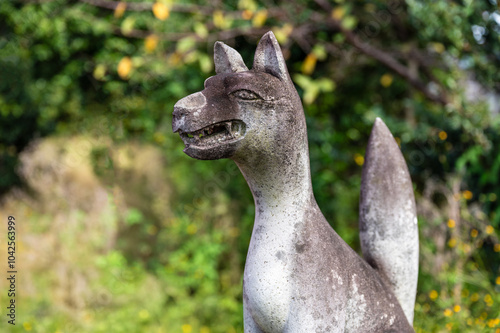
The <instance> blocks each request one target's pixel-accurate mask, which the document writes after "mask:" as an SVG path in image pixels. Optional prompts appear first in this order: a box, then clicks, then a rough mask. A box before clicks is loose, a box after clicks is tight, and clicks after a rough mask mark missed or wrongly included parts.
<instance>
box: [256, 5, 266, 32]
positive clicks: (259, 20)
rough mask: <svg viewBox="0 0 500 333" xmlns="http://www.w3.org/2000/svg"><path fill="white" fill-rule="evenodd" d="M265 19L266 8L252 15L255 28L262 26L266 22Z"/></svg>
mask: <svg viewBox="0 0 500 333" xmlns="http://www.w3.org/2000/svg"><path fill="white" fill-rule="evenodd" d="M266 20H267V10H265V9H264V10H259V11H258V12H257V13H255V15H254V17H253V20H252V25H253V26H254V27H256V28H259V27H262V26H263V25H264V24H265V23H266Z"/></svg>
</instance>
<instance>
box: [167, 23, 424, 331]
mask: <svg viewBox="0 0 500 333" xmlns="http://www.w3.org/2000/svg"><path fill="white" fill-rule="evenodd" d="M214 57H215V70H216V73H217V75H215V76H213V77H210V78H209V79H207V80H206V81H205V89H204V90H202V91H201V92H197V93H195V94H192V95H189V96H187V97H185V98H183V99H181V100H180V101H178V102H177V103H176V105H175V107H174V113H173V124H172V127H173V131H174V132H179V134H180V136H181V138H182V140H183V141H184V143H185V146H186V147H185V149H184V152H185V153H186V154H187V155H189V156H191V157H194V158H197V159H202V160H213V159H220V158H230V159H232V160H233V161H235V162H236V164H237V165H238V167H239V168H240V170H241V172H242V173H243V175H244V177H245V179H246V181H247V183H248V185H249V186H250V189H251V191H252V194H253V197H254V201H255V224H254V228H253V232H252V238H251V241H250V247H249V250H248V255H247V260H246V265H245V272H244V278H243V302H244V325H245V332H248V333H257V332H266V333H275V332H297V333H309V332H357V333H359V332H414V331H413V329H412V326H411V323H412V322H413V308H414V303H415V293H416V284H417V273H418V231H417V219H416V212H415V200H414V196H413V189H412V183H411V180H410V177H409V173H408V168H407V166H406V163H405V161H404V159H403V156H402V155H401V152H400V151H399V147H398V146H397V144H396V142H395V140H394V138H393V137H392V135H391V133H390V132H389V130H388V128H387V127H386V126H385V124H384V123H383V122H382V120H380V119H377V120H376V121H375V124H374V127H373V130H372V133H371V136H370V139H369V143H368V149H367V153H366V163H365V165H364V169H363V178H362V188H361V200H360V229H361V232H360V234H361V244H362V251H363V255H364V258H365V259H362V258H361V257H360V256H359V255H358V254H357V253H356V252H355V251H353V250H352V249H351V248H350V247H349V245H347V244H346V243H345V242H344V241H343V240H342V239H341V238H340V237H339V235H338V234H337V233H336V232H335V231H334V230H333V229H332V227H331V226H330V225H329V224H328V222H327V221H326V220H325V217H324V216H323V214H322V213H321V211H320V209H319V208H318V205H317V203H316V200H315V198H314V195H313V192H312V186H311V174H310V168H309V151H308V143H307V130H306V122H305V117H304V111H303V109H302V104H301V101H300V98H299V96H298V94H297V91H296V90H295V87H294V85H293V83H292V80H291V79H290V75H289V74H288V70H287V67H286V64H285V61H284V59H283V55H282V53H281V50H280V47H279V45H278V42H277V41H276V38H275V37H274V35H273V34H272V32H269V33H267V34H265V35H264V36H263V37H262V39H261V40H260V42H259V45H258V47H257V50H256V52H255V58H254V63H253V67H252V69H251V70H248V68H247V67H246V66H245V64H244V63H243V60H242V58H241V56H240V54H239V53H238V52H237V51H235V50H234V49H232V48H230V47H229V46H227V45H225V44H223V43H221V42H217V43H216V44H215V56H214Z"/></svg>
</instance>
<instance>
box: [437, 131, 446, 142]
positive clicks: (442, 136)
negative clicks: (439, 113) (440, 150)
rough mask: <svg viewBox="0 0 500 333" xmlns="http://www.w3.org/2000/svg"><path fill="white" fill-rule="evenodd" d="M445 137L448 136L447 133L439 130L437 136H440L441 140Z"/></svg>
mask: <svg viewBox="0 0 500 333" xmlns="http://www.w3.org/2000/svg"><path fill="white" fill-rule="evenodd" d="M447 137H448V134H447V133H446V132H445V131H441V132H439V138H440V139H441V140H443V141H444V140H446V138H447Z"/></svg>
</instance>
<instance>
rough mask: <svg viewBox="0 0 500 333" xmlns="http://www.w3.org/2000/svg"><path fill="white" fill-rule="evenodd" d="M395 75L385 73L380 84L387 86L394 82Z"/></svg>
mask: <svg viewBox="0 0 500 333" xmlns="http://www.w3.org/2000/svg"><path fill="white" fill-rule="evenodd" d="M392 80H393V77H392V75H391V74H384V75H382V76H381V77H380V84H381V85H382V86H384V87H385V88H387V87H389V86H390V85H391V84H392Z"/></svg>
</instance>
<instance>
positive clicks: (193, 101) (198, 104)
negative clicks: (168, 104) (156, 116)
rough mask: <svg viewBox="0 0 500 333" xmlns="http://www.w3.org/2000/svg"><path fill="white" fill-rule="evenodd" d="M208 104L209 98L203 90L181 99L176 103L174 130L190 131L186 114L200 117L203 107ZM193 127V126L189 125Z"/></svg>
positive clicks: (173, 121)
mask: <svg viewBox="0 0 500 333" xmlns="http://www.w3.org/2000/svg"><path fill="white" fill-rule="evenodd" d="M206 105H207V99H206V98H205V95H203V94H202V93H201V92H197V93H194V94H191V95H189V96H186V97H184V98H183V99H181V100H179V101H178V102H177V103H175V105H174V112H173V120H172V130H173V131H174V133H175V132H177V131H179V130H181V131H188V130H189V129H187V128H186V127H187V126H188V125H189V124H188V123H186V116H188V115H191V114H193V116H194V118H199V116H200V115H201V113H202V111H203V108H204V107H205V106H206ZM189 127H191V126H189Z"/></svg>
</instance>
